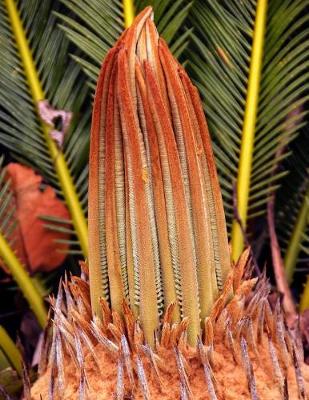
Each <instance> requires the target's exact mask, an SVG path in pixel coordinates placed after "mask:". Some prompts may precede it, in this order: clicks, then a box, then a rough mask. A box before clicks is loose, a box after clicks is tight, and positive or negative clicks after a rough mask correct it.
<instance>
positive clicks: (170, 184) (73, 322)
mask: <svg viewBox="0 0 309 400" xmlns="http://www.w3.org/2000/svg"><path fill="white" fill-rule="evenodd" d="M89 231H90V240H89V242H90V243H89V244H90V256H89V275H90V276H89V279H90V288H91V289H89V284H88V269H87V268H86V267H85V266H84V268H83V276H82V278H76V277H73V278H72V280H71V282H67V281H65V282H64V283H63V284H62V285H60V289H59V293H58V296H57V299H56V300H55V301H54V302H53V312H54V317H53V334H52V337H51V340H48V339H47V340H46V343H45V349H44V351H43V355H42V360H41V365H40V371H39V372H40V378H39V379H38V381H37V382H36V383H35V385H34V386H33V388H32V398H33V399H38V400H39V399H41V398H42V399H47V398H55V399H86V398H87V399H98V400H103V399H104V400H105V399H113V398H116V399H170V400H174V399H210V400H217V399H218V400H220V399H222V400H223V399H233V400H241V399H254V400H255V399H269V400H275V399H292V400H294V399H298V398H299V399H305V398H306V390H307V388H308V380H309V373H308V368H307V366H306V365H304V363H303V354H302V344H301V342H300V340H299V338H298V337H296V336H295V335H293V334H292V333H291V332H290V331H289V330H288V329H287V328H286V326H285V322H284V317H283V315H282V312H281V305H280V303H279V302H278V304H277V306H276V307H274V309H272V308H271V307H270V305H269V302H268V298H267V297H268V293H269V286H268V284H267V281H266V279H265V278H264V277H263V278H261V279H259V280H256V279H250V271H251V268H250V265H251V260H250V257H249V251H248V250H247V251H245V252H244V253H243V255H242V256H241V257H240V260H239V261H238V263H237V264H236V265H231V263H230V260H229V252H228V244H227V237H226V228H225V222H224V215H223V207H222V199H221V194H220V191H219V186H218V182H217V175H216V171H215V166H214V160H213V155H212V151H211V146H210V139H209V135H208V131H207V125H206V121H205V117H204V115H203V111H202V107H201V104H200V100H199V97H198V94H197V91H196V89H195V88H194V86H193V85H192V84H191V82H190V80H189V78H188V77H187V75H186V73H185V71H184V70H183V69H182V68H181V66H180V65H179V64H178V63H177V62H176V61H175V60H174V59H173V57H172V55H171V54H170V52H169V51H168V49H167V47H166V45H165V44H164V42H163V41H162V40H161V39H159V37H158V35H157V32H156V29H155V26H154V24H153V22H152V11H151V9H150V8H147V9H145V10H144V12H143V13H141V14H140V15H139V16H138V17H137V18H136V20H135V22H134V24H133V25H132V27H131V28H129V29H128V30H127V31H126V32H125V33H124V34H123V35H122V37H121V38H120V39H119V41H118V42H117V44H116V46H115V47H114V48H113V49H112V50H111V51H110V53H109V54H108V55H107V57H106V59H105V61H104V64H103V67H102V70H101V74H100V78H99V82H98V86H97V91H96V99H95V105H94V112H93V124H92V133H91V151H90V184H89ZM100 296H102V297H104V298H105V299H110V304H111V309H110V308H109V305H108V303H107V300H104V299H103V298H102V299H100ZM90 299H91V300H90ZM128 304H130V306H128ZM162 313H163V316H162ZM93 315H94V316H93Z"/></svg>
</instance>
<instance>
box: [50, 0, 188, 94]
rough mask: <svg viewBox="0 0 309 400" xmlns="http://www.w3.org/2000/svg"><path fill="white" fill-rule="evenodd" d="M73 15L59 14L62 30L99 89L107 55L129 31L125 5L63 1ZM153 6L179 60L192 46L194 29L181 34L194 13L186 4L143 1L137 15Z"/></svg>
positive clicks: (88, 0) (115, 0)
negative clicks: (100, 76) (79, 51)
mask: <svg viewBox="0 0 309 400" xmlns="http://www.w3.org/2000/svg"><path fill="white" fill-rule="evenodd" d="M61 2H62V3H63V4H64V5H65V6H66V7H67V9H68V10H69V11H70V12H72V13H73V14H72V16H71V17H68V16H67V12H65V13H62V14H61V13H57V16H58V17H59V19H60V20H61V21H62V22H61V28H62V29H63V30H64V32H65V33H66V35H67V37H68V39H69V40H71V41H72V42H73V43H74V44H75V45H76V46H77V47H78V48H79V49H80V50H81V51H82V56H73V58H74V59H75V60H76V61H77V62H78V63H79V64H80V65H81V66H82V68H83V69H84V71H85V73H86V74H87V76H88V77H89V78H90V86H91V87H92V89H94V87H95V82H96V80H97V77H98V74H99V68H100V66H101V64H102V60H103V58H104V57H105V55H106V53H107V51H108V50H109V49H110V48H111V47H112V46H113V45H114V43H115V42H116V40H117V39H118V38H119V36H120V35H121V33H122V31H123V30H124V28H125V20H124V11H123V3H122V1H120V0H112V1H110V0H83V1H82V0H61ZM148 5H151V6H153V8H154V11H155V20H156V24H157V26H158V30H159V32H160V34H161V35H162V36H163V37H164V38H165V40H166V41H167V42H168V43H169V44H170V46H171V49H172V51H173V53H174V55H175V56H177V57H179V56H180V55H181V54H182V52H183V51H184V49H185V48H186V46H187V45H188V42H189V37H190V35H191V33H192V29H187V30H183V31H181V33H179V30H180V28H181V27H182V25H183V24H184V22H185V20H186V18H187V17H188V15H189V12H190V9H191V5H192V2H191V3H188V2H187V1H186V0H177V1H176V2H174V1H172V0H164V1H159V0H152V1H151V0H140V1H137V2H136V3H134V8H135V11H136V13H137V12H139V11H140V10H141V9H143V8H144V7H146V6H148Z"/></svg>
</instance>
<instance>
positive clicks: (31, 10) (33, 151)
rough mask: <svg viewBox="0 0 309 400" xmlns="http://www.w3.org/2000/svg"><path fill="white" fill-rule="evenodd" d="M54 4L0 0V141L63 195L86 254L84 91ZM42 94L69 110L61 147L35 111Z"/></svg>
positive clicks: (80, 75) (81, 79) (51, 101)
mask: <svg viewBox="0 0 309 400" xmlns="http://www.w3.org/2000/svg"><path fill="white" fill-rule="evenodd" d="M53 7H54V8H56V9H58V10H59V7H60V4H59V2H53V1H49V0H46V1H44V2H39V1H36V0H26V1H19V2H17V3H15V2H14V1H13V0H1V2H0V18H1V19H0V35H1V40H0V52H1V55H2V61H1V65H0V81H1V90H0V102H1V110H0V143H1V144H2V145H4V146H6V147H7V148H8V149H9V150H10V151H11V152H12V153H13V154H14V156H15V157H16V158H17V159H18V160H22V161H23V162H24V163H26V164H28V165H31V166H32V167H33V168H35V169H36V170H38V171H39V172H40V174H41V175H43V176H44V178H45V179H46V181H47V182H49V183H51V184H52V185H53V186H54V187H55V188H56V189H57V191H58V193H59V194H60V195H61V196H63V198H64V200H65V202H66V204H67V206H68V208H69V210H70V213H71V217H72V223H73V226H74V231H75V232H76V234H77V237H78V241H79V246H80V247H81V248H82V250H83V253H84V255H87V247H88V240H87V226H86V220H85V217H84V213H83V211H82V208H81V205H80V199H82V197H83V196H84V182H83V181H82V180H80V181H78V177H79V176H80V174H82V171H83V170H84V166H85V163H86V160H87V153H88V148H89V146H88V140H89V139H88V129H87V124H88V118H87V119H84V120H83V119H82V120H81V122H80V115H79V113H80V112H81V109H82V106H83V104H84V103H85V100H86V97H87V90H85V88H84V79H83V74H81V70H80V67H79V66H78V65H77V64H76V63H75V62H74V61H73V60H70V58H69V54H68V53H69V41H68V40H67V39H66V38H65V36H64V34H63V32H62V31H61V30H59V29H57V26H56V17H55V16H54V15H53V12H52V8H53ZM43 99H47V100H48V101H49V103H50V104H51V105H52V106H53V107H54V108H57V109H64V110H68V111H71V112H73V115H74V117H73V121H72V123H71V128H70V131H69V132H68V134H67V137H66V138H65V143H64V149H63V151H62V149H60V148H59V147H58V146H57V145H56V143H55V142H54V141H53V139H52V138H51V136H50V129H51V128H50V127H49V126H48V125H46V123H44V122H43V121H42V120H41V118H40V116H39V113H38V102H39V101H40V100H43ZM88 115H89V114H88ZM77 121H78V124H77Z"/></svg>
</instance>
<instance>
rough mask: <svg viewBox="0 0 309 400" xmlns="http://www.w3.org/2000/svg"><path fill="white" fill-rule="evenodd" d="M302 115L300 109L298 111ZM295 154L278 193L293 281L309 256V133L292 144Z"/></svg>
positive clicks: (280, 222)
mask: <svg viewBox="0 0 309 400" xmlns="http://www.w3.org/2000/svg"><path fill="white" fill-rule="evenodd" d="M299 112H300V110H299ZM290 151H291V152H292V155H291V157H290V158H289V159H287V160H286V161H285V162H284V163H283V168H285V169H286V170H290V171H291V172H290V173H289V174H288V175H287V176H286V178H285V179H284V180H283V181H282V186H281V188H280V189H279V191H278V194H277V204H276V209H277V218H276V224H277V230H278V234H279V238H280V245H281V249H282V254H283V256H284V262H285V267H286V272H287V277H288V280H289V281H290V282H291V281H292V279H293V274H294V271H295V268H296V266H297V263H298V262H301V257H303V258H308V254H309V240H308V234H309V160H308V153H309V130H308V127H307V128H306V129H303V130H302V131H301V132H300V135H299V137H298V138H297V139H296V140H295V141H294V142H293V143H292V144H291V146H290Z"/></svg>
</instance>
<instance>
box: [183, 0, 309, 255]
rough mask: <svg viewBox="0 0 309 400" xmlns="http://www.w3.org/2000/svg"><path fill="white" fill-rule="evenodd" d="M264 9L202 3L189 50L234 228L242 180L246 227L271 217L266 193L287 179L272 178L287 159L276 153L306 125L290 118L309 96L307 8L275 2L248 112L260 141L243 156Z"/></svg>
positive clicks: (254, 141)
mask: <svg viewBox="0 0 309 400" xmlns="http://www.w3.org/2000/svg"><path fill="white" fill-rule="evenodd" d="M258 6H260V7H266V2H264V1H262V0H258V1H255V0H250V1H246V2H239V1H237V0H233V1H224V2H220V3H218V2H213V1H211V0H206V1H204V0H203V1H202V0H201V1H197V2H196V3H195V4H194V7H193V10H192V18H191V24H192V26H193V27H194V34H193V38H192V42H193V43H194V46H190V49H189V52H188V59H189V60H190V64H189V65H190V66H189V69H190V72H191V76H193V78H194V79H195V82H196V84H197V86H198V88H199V90H200V92H201V94H202V95H203V97H204V105H205V111H206V115H207V118H208V122H209V125H210V131H211V133H212V136H213V141H214V151H215V154H216V159H217V166H218V170H219V174H220V182H221V187H222V192H223V197H224V201H225V210H226V215H227V219H228V223H229V225H230V226H231V224H232V221H233V218H234V208H233V203H234V201H233V200H234V185H235V182H236V181H237V179H238V181H237V184H238V196H237V197H238V198H237V205H238V209H240V210H241V211H243V212H242V215H240V216H241V219H242V223H243V224H244V225H246V222H247V220H248V219H250V218H253V217H255V216H258V215H261V214H263V213H264V212H265V205H266V202H267V199H268V195H269V194H270V193H272V192H273V191H274V190H276V189H277V188H278V186H279V184H280V179H281V178H282V176H283V175H284V174H285V172H282V171H281V172H280V171H278V172H277V173H276V174H273V170H274V166H275V165H276V164H277V163H278V162H279V161H280V159H283V158H284V157H285V156H286V153H285V154H283V155H281V156H280V159H278V157H276V154H278V149H279V148H280V147H281V146H282V144H283V143H284V144H287V143H288V142H289V141H290V140H292V139H293V138H294V137H295V136H296V135H297V132H298V131H299V129H300V128H301V126H302V124H303V118H304V115H305V112H304V111H301V112H300V113H298V114H297V116H296V117H294V118H293V117H291V113H292V111H293V110H294V109H295V108H299V107H301V106H302V105H303V104H304V102H305V100H306V98H308V79H309V72H308V71H309V69H308V47H309V41H308V36H309V30H308V20H309V16H308V14H307V13H306V2H305V1H302V0H296V1H290V0H284V1H279V0H278V1H277V0H272V1H270V2H269V4H268V7H267V9H266V20H265V24H266V25H265V33H264V35H262V37H260V50H262V48H263V53H262V69H261V76H260V79H259V81H258V82H256V93H255V94H254V96H255V99H254V101H255V102H256V103H257V104H256V112H255V113H254V108H252V107H251V109H250V110H248V111H249V112H251V116H250V118H251V119H253V118H256V123H255V127H254V129H253V134H254V136H253V137H251V139H250V140H252V143H250V145H249V148H248V149H246V150H245V151H244V149H243V148H242V142H244V140H245V138H246V135H248V133H249V132H248V131H247V128H246V127H245V130H244V120H245V114H246V113H245V110H246V105H247V104H249V103H248V100H249V97H248V82H249V76H250V71H251V70H253V68H254V67H255V65H254V64H255V62H253V63H251V61H252V46H253V38H254V35H255V34H257V32H255V30H256V29H257V26H258V21H256V15H257V9H258ZM263 44H264V45H263ZM252 64H253V65H252ZM250 65H251V68H250ZM288 120H289V121H290V122H291V121H292V123H288ZM241 148H242V150H241ZM243 157H247V163H246V164H245V165H244V168H245V169H246V173H247V174H248V176H249V180H248V182H245V184H244V182H242V178H241V174H240V170H239V165H240V160H241V159H242V158H243ZM251 158H252V159H251ZM240 188H241V190H239V189H240ZM247 194H248V202H247ZM232 239H233V238H232ZM236 239H237V242H238V243H235V240H233V245H234V246H233V247H234V249H233V250H234V257H236V256H238V255H239V251H240V249H241V248H242V238H241V237H239V235H238V237H237V238H236ZM235 250H236V251H235ZM236 253H237V254H236Z"/></svg>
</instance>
